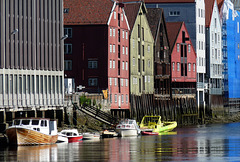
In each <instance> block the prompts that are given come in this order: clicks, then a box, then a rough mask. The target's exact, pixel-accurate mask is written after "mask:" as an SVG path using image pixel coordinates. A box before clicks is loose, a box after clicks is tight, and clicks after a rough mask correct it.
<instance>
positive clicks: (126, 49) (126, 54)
mask: <svg viewBox="0 0 240 162" xmlns="http://www.w3.org/2000/svg"><path fill="white" fill-rule="evenodd" d="M126 55H128V47H126Z"/></svg>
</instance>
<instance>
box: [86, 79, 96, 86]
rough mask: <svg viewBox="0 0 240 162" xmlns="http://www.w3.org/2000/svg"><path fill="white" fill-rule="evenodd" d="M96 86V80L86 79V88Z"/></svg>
mask: <svg viewBox="0 0 240 162" xmlns="http://www.w3.org/2000/svg"><path fill="white" fill-rule="evenodd" d="M97 85H98V78H89V79H88V86H97Z"/></svg>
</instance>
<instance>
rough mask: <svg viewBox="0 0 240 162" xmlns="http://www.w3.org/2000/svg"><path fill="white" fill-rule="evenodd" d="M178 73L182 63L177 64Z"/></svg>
mask: <svg viewBox="0 0 240 162" xmlns="http://www.w3.org/2000/svg"><path fill="white" fill-rule="evenodd" d="M177 71H180V63H179V62H178V63H177Z"/></svg>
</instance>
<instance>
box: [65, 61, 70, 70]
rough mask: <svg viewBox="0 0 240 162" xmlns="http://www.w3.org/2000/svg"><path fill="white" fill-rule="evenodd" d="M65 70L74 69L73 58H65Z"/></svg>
mask: <svg viewBox="0 0 240 162" xmlns="http://www.w3.org/2000/svg"><path fill="white" fill-rule="evenodd" d="M64 70H72V60H64Z"/></svg>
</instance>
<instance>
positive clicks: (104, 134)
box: [101, 129, 119, 138]
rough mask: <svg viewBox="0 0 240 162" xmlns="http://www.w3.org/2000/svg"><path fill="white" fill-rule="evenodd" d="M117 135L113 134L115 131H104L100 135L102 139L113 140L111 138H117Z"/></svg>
mask: <svg viewBox="0 0 240 162" xmlns="http://www.w3.org/2000/svg"><path fill="white" fill-rule="evenodd" d="M118 136H119V135H118V133H117V132H115V130H112V129H111V130H104V131H102V133H101V137H102V138H113V137H118Z"/></svg>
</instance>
